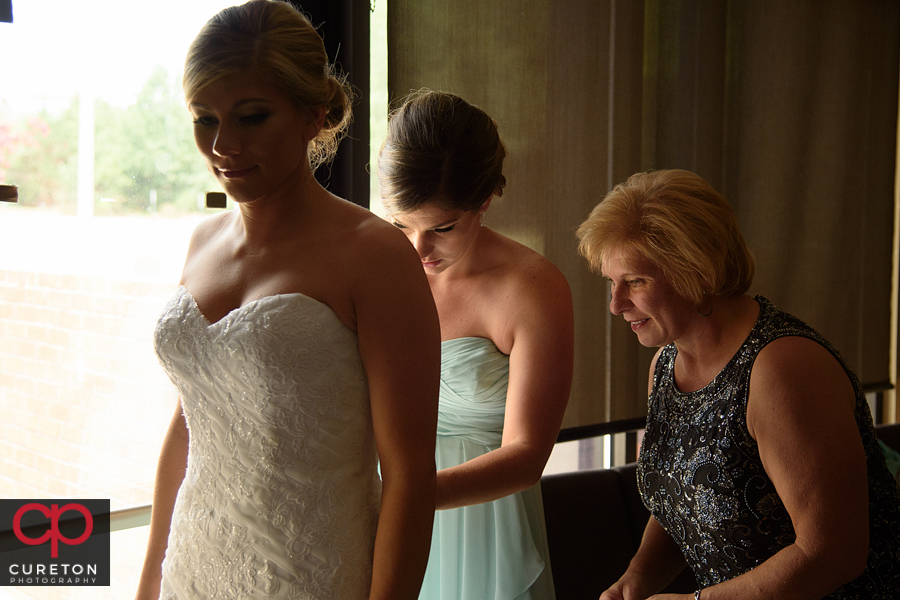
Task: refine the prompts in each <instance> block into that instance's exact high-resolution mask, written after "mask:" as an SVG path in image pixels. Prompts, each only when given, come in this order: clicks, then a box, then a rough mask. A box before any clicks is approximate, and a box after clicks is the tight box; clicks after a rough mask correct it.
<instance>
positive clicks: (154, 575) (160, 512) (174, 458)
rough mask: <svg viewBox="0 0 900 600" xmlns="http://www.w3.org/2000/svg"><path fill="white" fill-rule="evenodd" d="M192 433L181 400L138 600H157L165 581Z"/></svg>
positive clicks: (160, 471)
mask: <svg viewBox="0 0 900 600" xmlns="http://www.w3.org/2000/svg"><path fill="white" fill-rule="evenodd" d="M187 457H188V430H187V424H186V423H185V420H184V412H183V411H182V408H181V399H180V398H179V400H178V406H177V407H176V409H175V414H174V416H173V417H172V421H171V423H170V424H169V429H168V431H167V432H166V436H165V438H164V440H163V446H162V450H161V451H160V453H159V463H158V464H157V467H156V482H155V484H154V486H153V511H152V513H151V516H150V539H149V542H148V543H147V555H146V557H145V559H144V567H143V569H142V571H141V578H140V581H139V583H138V591H137V594H136V596H135V597H136V598H137V599H138V600H151V599H152V600H156V599H157V598H159V587H160V582H161V580H162V561H163V558H164V557H165V554H166V545H167V543H168V538H169V527H170V525H171V523H172V511H173V510H174V507H175V498H176V496H177V495H178V489H179V488H180V487H181V482H182V481H183V480H184V473H185V471H186V470H187Z"/></svg>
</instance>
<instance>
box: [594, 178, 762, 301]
mask: <svg viewBox="0 0 900 600" xmlns="http://www.w3.org/2000/svg"><path fill="white" fill-rule="evenodd" d="M576 235H577V236H578V239H579V240H580V243H579V246H578V249H579V251H580V252H581V254H582V255H583V256H584V257H585V258H587V260H588V262H589V263H590V265H591V268H592V269H594V270H595V271H598V272H599V271H600V270H601V269H602V268H603V261H604V260H606V259H607V258H608V256H609V254H610V253H611V252H613V251H616V250H621V251H622V252H623V254H624V255H626V256H627V257H630V258H632V259H638V260H643V261H646V262H649V263H650V264H651V265H653V266H655V267H656V268H658V269H659V270H660V272H661V273H662V274H663V276H664V277H665V278H666V280H667V281H668V283H669V284H670V285H671V286H672V287H673V288H674V289H675V291H676V292H677V293H678V294H679V295H680V296H682V297H683V298H686V299H688V300H690V301H692V302H693V303H694V304H695V305H697V306H699V305H700V304H701V303H702V302H703V301H704V299H705V298H706V297H707V296H713V295H718V296H728V295H736V294H743V293H745V292H746V291H747V290H748V289H749V288H750V284H751V283H752V282H753V273H754V269H755V260H754V258H753V254H752V253H751V252H750V250H749V249H748V248H747V245H746V244H745V243H744V237H743V236H742V235H741V231H740V228H739V226H738V222H737V217H735V214H734V211H733V210H732V209H731V206H730V205H729V204H728V202H727V201H726V200H725V198H724V197H723V196H722V195H721V194H719V193H718V192H717V191H716V190H714V189H713V187H712V186H711V185H710V184H709V183H708V182H706V180H704V179H702V178H701V177H699V176H698V175H695V174H694V173H691V172H690V171H681V170H674V169H673V170H664V171H649V172H646V173H637V174H635V175H632V176H631V177H629V178H628V180H627V181H625V183H621V184H619V185H617V186H616V187H615V188H614V189H613V190H612V191H611V192H610V193H609V194H607V195H606V197H605V198H604V199H603V201H602V202H600V204H598V205H597V206H596V207H595V208H594V210H593V211H591V214H590V216H589V217H588V218H587V220H586V221H585V222H584V223H582V224H581V226H580V227H579V228H578V231H577V234H576Z"/></svg>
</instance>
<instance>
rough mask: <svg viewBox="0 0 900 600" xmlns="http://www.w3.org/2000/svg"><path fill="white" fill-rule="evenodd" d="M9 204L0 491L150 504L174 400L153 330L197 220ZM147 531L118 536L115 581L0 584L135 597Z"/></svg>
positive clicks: (1, 313) (3, 231) (1, 329)
mask: <svg viewBox="0 0 900 600" xmlns="http://www.w3.org/2000/svg"><path fill="white" fill-rule="evenodd" d="M13 208H15V209H16V210H10V209H8V208H7V207H4V206H2V205H0V498H23V499H25V498H76V499H77V498H110V500H111V506H112V508H113V510H116V509H119V508H124V507H126V506H135V505H141V504H148V503H150V501H151V499H152V486H153V479H154V476H155V470H156V462H157V458H158V456H159V450H160V447H161V445H162V439H163V436H164V434H165V430H166V427H167V426H168V423H169V420H170V419H171V417H172V413H173V411H174V409H175V405H176V401H177V394H176V392H175V388H174V387H173V386H172V384H171V383H170V382H169V379H168V377H166V375H165V373H164V372H163V370H162V368H161V367H160V365H159V362H158V361H157V359H156V356H155V354H154V352H153V340H152V331H153V327H154V325H155V323H156V319H157V318H158V316H159V314H160V312H161V311H162V308H163V306H164V305H165V303H166V302H167V300H168V299H169V298H170V297H171V295H172V294H173V293H174V291H175V287H176V285H177V282H178V271H179V270H180V264H181V262H182V261H183V257H184V251H185V248H186V245H187V241H188V238H189V236H190V230H191V229H192V228H193V226H194V225H195V224H196V218H194V219H187V220H185V219H171V220H169V219H150V218H147V219H144V218H137V219H114V218H109V219H103V218H95V219H87V220H84V219H81V220H79V219H78V218H77V217H60V216H54V215H46V214H41V213H39V212H35V211H28V210H20V209H19V208H18V207H13ZM148 529H149V528H147V527H140V528H136V529H130V530H126V531H122V532H116V533H113V534H112V536H111V545H112V560H113V564H112V573H111V575H112V585H111V586H110V587H108V588H79V587H0V597H4V598H7V597H8V598H23V599H24V598H42V599H48V600H50V599H63V598H91V599H97V600H100V599H105V598H121V597H133V596H134V591H135V585H136V583H137V579H138V576H139V574H140V566H141V563H142V561H143V556H144V551H145V548H146V542H147V534H148Z"/></svg>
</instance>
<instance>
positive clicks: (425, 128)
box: [378, 90, 506, 213]
mask: <svg viewBox="0 0 900 600" xmlns="http://www.w3.org/2000/svg"><path fill="white" fill-rule="evenodd" d="M505 157H506V147H505V146H504V145H503V142H502V141H501V140H500V135H499V134H498V133H497V124H496V123H495V122H494V121H493V120H492V119H491V118H490V117H489V116H488V115H487V113H485V112H484V111H483V110H481V109H480V108H478V107H476V106H473V105H472V104H469V103H468V102H466V101H465V100H463V99H462V98H460V97H459V96H457V95H455V94H449V93H445V92H433V91H429V90H422V91H419V92H415V93H413V94H411V95H409V96H407V97H406V98H405V99H404V100H403V103H402V105H401V106H400V108H399V109H397V110H396V111H394V113H393V114H392V115H391V118H390V122H389V124H388V135H387V140H385V142H384V144H383V145H382V147H381V151H380V152H379V154H378V180H379V187H380V190H381V198H382V200H383V203H384V207H385V210H387V212H388V213H405V212H409V211H412V210H415V209H417V208H419V207H420V206H422V205H423V204H425V203H432V202H434V203H437V204H438V205H439V206H441V207H442V208H445V209H451V210H452V209H455V210H466V211H467V210H476V209H478V208H480V207H481V205H482V204H484V203H485V202H486V201H487V200H488V199H489V198H490V197H491V195H497V196H501V195H503V188H504V186H506V178H505V177H504V176H503V159H504V158H505Z"/></svg>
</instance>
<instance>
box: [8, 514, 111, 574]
mask: <svg viewBox="0 0 900 600" xmlns="http://www.w3.org/2000/svg"><path fill="white" fill-rule="evenodd" d="M109 562H110V560H109V500H104V499H101V500H96V499H94V500H82V499H79V500H0V574H2V576H0V585H3V586H43V585H54V586H60V585H62V586H107V585H109V581H110V573H109V570H110V567H109Z"/></svg>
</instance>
